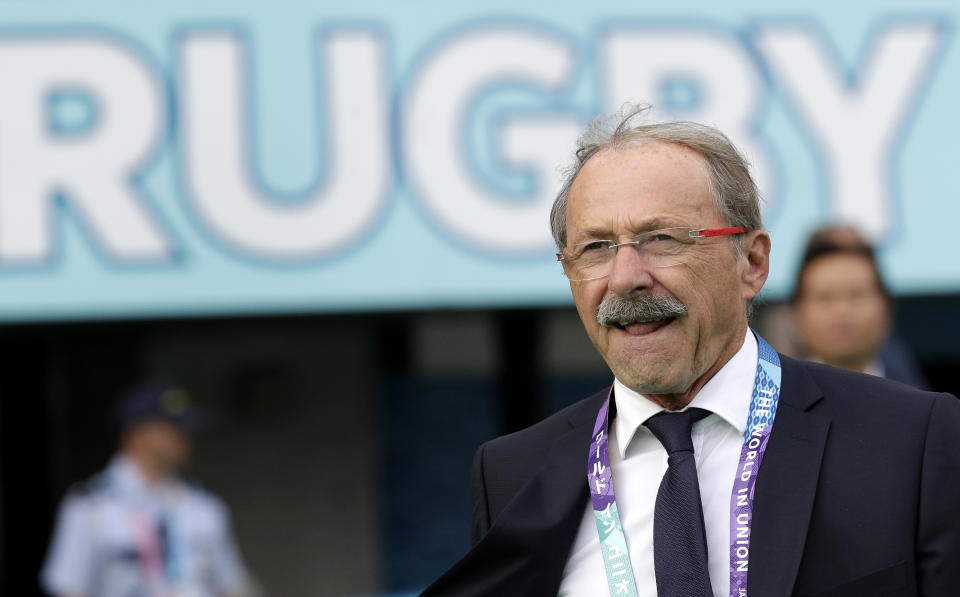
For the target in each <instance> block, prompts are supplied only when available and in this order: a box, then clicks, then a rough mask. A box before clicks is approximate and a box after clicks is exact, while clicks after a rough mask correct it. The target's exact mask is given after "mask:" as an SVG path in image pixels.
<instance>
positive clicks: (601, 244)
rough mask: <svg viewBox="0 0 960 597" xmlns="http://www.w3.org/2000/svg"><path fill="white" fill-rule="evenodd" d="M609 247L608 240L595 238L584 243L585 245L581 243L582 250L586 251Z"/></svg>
mask: <svg viewBox="0 0 960 597" xmlns="http://www.w3.org/2000/svg"><path fill="white" fill-rule="evenodd" d="M609 248H610V242H609V241H605V240H597V241H593V242H592V243H586V244H585V245H583V252H584V253H586V252H587V251H595V250H599V249H609Z"/></svg>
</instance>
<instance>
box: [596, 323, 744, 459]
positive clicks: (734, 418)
mask: <svg viewBox="0 0 960 597" xmlns="http://www.w3.org/2000/svg"><path fill="white" fill-rule="evenodd" d="M757 358H758V348H757V339H756V338H755V337H754V335H753V332H752V331H751V330H750V329H747V334H746V336H745V337H744V339H743V344H742V345H741V346H740V350H738V351H737V352H736V354H734V355H733V357H732V358H731V359H730V360H729V361H727V363H726V364H725V365H724V366H723V367H721V368H720V370H719V371H717V373H716V374H715V375H714V376H713V377H712V378H710V380H709V381H707V383H705V384H704V386H703V387H702V388H700V391H699V392H698V393H697V395H696V396H694V397H693V400H692V401H691V402H690V404H689V405H688V406H687V408H690V407H697V408H702V409H705V410H708V411H710V412H712V413H714V414H716V415H718V416H719V417H720V418H722V419H723V420H724V421H726V422H727V423H728V424H729V425H732V426H733V427H734V428H735V429H736V430H737V431H738V432H739V433H740V434H741V435H742V434H744V433H746V429H747V417H749V414H750V412H749V411H750V400H751V398H752V395H753V382H754V378H755V377H756V373H757ZM613 393H614V397H615V400H616V402H617V418H616V420H615V421H614V424H615V425H616V429H617V438H618V441H617V443H618V448H619V450H620V457H621V458H625V457H626V452H627V447H628V446H629V445H630V442H631V441H633V437H634V435H635V434H636V433H637V429H638V428H639V427H640V426H641V425H643V424H644V423H645V422H646V420H647V419H649V418H650V417H652V416H653V415H655V414H657V413H659V412H661V411H663V410H664V408H663V407H661V406H660V405H659V404H657V403H656V402H654V401H652V400H650V399H649V398H647V397H646V396H644V395H643V394H640V393H638V392H635V391H633V390H631V389H630V388H628V387H627V386H625V385H623V383H622V382H621V381H620V380H619V379H615V380H614V382H613ZM684 410H686V409H684Z"/></svg>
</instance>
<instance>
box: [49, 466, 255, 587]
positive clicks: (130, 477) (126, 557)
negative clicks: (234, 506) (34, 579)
mask: <svg viewBox="0 0 960 597" xmlns="http://www.w3.org/2000/svg"><path fill="white" fill-rule="evenodd" d="M161 517H163V518H165V519H166V522H167V523H168V524H167V531H168V532H167V535H166V537H167V543H168V549H167V550H166V553H164V551H163V549H162V547H163V546H162V545H161V543H160V542H161V541H162V539H161V537H160V536H159V532H158V531H157V529H156V528H155V525H156V523H157V521H158V520H160V519H161ZM164 556H166V558H164ZM163 559H167V560H168V562H164V561H162V560H163ZM147 561H149V564H152V565H153V567H152V568H151V567H150V566H148V564H147ZM167 563H169V566H168V567H169V568H170V569H171V570H170V571H169V572H170V573H169V574H168V573H167V572H166V571H165V570H164V564H167ZM147 572H149V573H150V574H149V575H147ZM41 583H42V584H43V587H44V588H45V589H46V591H47V592H48V593H50V594H51V595H57V596H61V595H85V596H87V597H128V596H129V595H139V596H143V597H154V596H161V595H162V596H163V597H220V596H222V595H239V594H241V593H242V592H243V591H244V588H245V586H246V583H247V579H246V572H245V570H244V567H243V563H242V561H241V559H240V555H239V553H238V551H237V549H236V546H235V544H234V542H233V537H232V534H231V531H230V524H229V515H228V513H227V509H226V506H225V505H224V504H223V503H222V502H221V501H220V500H219V499H218V498H216V497H215V496H213V495H212V494H209V493H207V492H205V491H203V490H201V489H199V488H197V487H194V486H192V485H189V484H187V483H184V482H182V481H179V480H176V479H173V480H168V481H163V482H159V483H156V484H150V483H148V482H147V480H146V478H144V476H143V475H142V474H141V473H140V470H139V469H138V468H137V467H136V466H135V465H134V464H133V462H131V461H130V460H128V459H127V458H126V457H124V456H117V457H115V458H114V459H113V460H111V462H110V465H109V466H108V467H107V468H106V470H105V471H103V472H102V473H101V474H99V475H97V476H95V477H94V478H93V479H91V480H88V481H86V482H84V483H81V484H80V485H78V486H77V487H75V488H74V489H73V490H72V491H71V492H70V494H68V496H67V497H66V499H65V500H64V502H63V504H62V505H61V506H60V513H59V515H58V517H57V525H56V529H55V532H54V535H53V540H52V541H51V544H50V551H49V552H48V554H47V559H46V562H45V564H44V568H43V570H42V573H41Z"/></svg>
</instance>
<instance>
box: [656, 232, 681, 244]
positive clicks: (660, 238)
mask: <svg viewBox="0 0 960 597" xmlns="http://www.w3.org/2000/svg"><path fill="white" fill-rule="evenodd" d="M650 240H655V241H662V242H678V239H677V238H676V237H675V236H672V235H670V234H667V233H666V232H663V233H660V234H654V235H653V237H652V238H651V239H650Z"/></svg>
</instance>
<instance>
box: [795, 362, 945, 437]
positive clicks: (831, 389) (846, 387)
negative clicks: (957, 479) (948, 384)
mask: <svg viewBox="0 0 960 597" xmlns="http://www.w3.org/2000/svg"><path fill="white" fill-rule="evenodd" d="M781 361H782V362H783V365H784V391H785V392H790V391H791V390H792V388H790V387H788V384H791V383H804V378H807V379H808V380H810V381H812V382H813V384H815V386H816V388H817V389H818V390H819V391H820V392H821V393H822V396H823V398H824V401H823V407H824V408H826V409H829V410H830V411H831V412H832V413H833V414H835V415H843V414H845V413H851V414H854V415H856V416H857V417H859V418H872V417H883V418H888V419H889V418H890V417H906V419H905V421H906V420H910V419H918V420H925V418H926V417H927V416H928V415H929V413H930V412H931V410H932V409H933V407H934V404H935V403H936V402H938V401H943V402H945V403H947V404H948V408H960V401H958V400H957V399H956V398H955V397H953V396H952V395H950V394H944V393H937V392H929V391H926V390H921V389H919V388H915V387H913V386H910V385H907V384H904V383H901V382H898V381H893V380H890V379H886V378H883V377H878V376H875V375H870V374H867V373H857V372H854V371H848V370H846V369H840V368H837V367H831V366H830V365H825V364H822V363H814V362H810V361H798V360H795V359H791V358H790V357H785V356H781ZM902 422H904V421H902Z"/></svg>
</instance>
